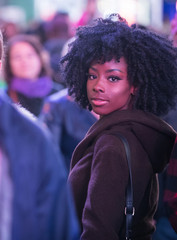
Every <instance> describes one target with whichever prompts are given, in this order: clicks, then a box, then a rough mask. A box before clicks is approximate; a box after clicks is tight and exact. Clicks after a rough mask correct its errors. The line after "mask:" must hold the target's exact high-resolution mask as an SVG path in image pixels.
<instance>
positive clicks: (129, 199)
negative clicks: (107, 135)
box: [114, 133, 135, 240]
mask: <svg viewBox="0 0 177 240" xmlns="http://www.w3.org/2000/svg"><path fill="white" fill-rule="evenodd" d="M114 135H115V136H117V137H118V138H120V139H121V141H122V143H123V145H124V148H125V153H126V158H127V162H128V168H129V180H128V186H127V192H126V206H125V215H126V235H125V237H126V240H131V236H132V221H133V216H134V214H135V208H134V207H133V183H132V171H131V154H130V147H129V143H128V141H127V139H126V138H125V137H124V136H123V135H122V134H120V133H115V134H114Z"/></svg>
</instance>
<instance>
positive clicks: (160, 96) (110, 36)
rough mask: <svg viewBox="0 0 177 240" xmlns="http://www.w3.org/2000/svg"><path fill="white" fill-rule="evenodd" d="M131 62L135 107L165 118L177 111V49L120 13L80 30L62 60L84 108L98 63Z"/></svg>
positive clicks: (73, 92) (71, 88) (71, 87)
mask: <svg viewBox="0 0 177 240" xmlns="http://www.w3.org/2000/svg"><path fill="white" fill-rule="evenodd" d="M121 57H124V58H125V60H126V62H127V65H128V67H127V73H128V81H129V83H130V85H131V86H132V85H133V86H134V87H136V88H137V92H136V96H135V98H134V104H133V108H135V109H141V110H144V111H148V112H151V113H153V114H155V115H158V116H160V115H164V114H166V113H167V112H168V111H169V110H170V109H171V108H174V106H175V101H176V95H177V48H174V47H173V45H172V42H171V41H170V40H168V38H167V37H165V36H162V35H159V34H157V33H155V32H152V31H150V30H148V29H142V28H139V27H137V26H136V25H132V26H128V24H127V22H126V20H125V19H123V18H121V17H120V15H118V14H112V15H110V16H109V17H108V18H106V19H103V18H99V19H96V20H95V21H94V22H93V23H92V24H91V25H87V26H84V27H79V28H78V29H77V32H76V38H75V40H74V41H73V42H72V43H71V44H70V48H69V51H68V53H67V54H66V55H65V56H64V57H63V58H62V59H61V61H60V64H61V65H62V67H63V74H64V79H65V81H66V84H67V86H68V90H69V94H70V95H74V97H75V100H76V101H77V102H78V103H79V104H80V105H81V106H82V107H84V108H89V109H90V104H89V101H88V98H87V90H86V83H87V72H88V69H89V67H90V65H91V63H93V62H94V61H101V62H103V63H104V62H105V61H110V60H111V59H113V58H114V59H116V60H117V61H119V59H120V58H121Z"/></svg>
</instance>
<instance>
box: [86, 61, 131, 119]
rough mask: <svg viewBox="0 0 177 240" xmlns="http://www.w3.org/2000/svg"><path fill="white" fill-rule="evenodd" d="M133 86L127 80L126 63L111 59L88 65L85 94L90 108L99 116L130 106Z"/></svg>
mask: <svg viewBox="0 0 177 240" xmlns="http://www.w3.org/2000/svg"><path fill="white" fill-rule="evenodd" d="M133 93H134V87H133V86H130V84H129V81H128V80H127V64H126V61H125V59H124V58H123V57H122V58H120V62H117V61H116V60H115V59H112V60H111V61H109V62H105V63H104V64H100V63H94V64H93V65H91V66H90V68H89V72H88V80H87V95H88V99H89V102H90V104H91V106H92V109H93V111H94V112H95V113H97V114H99V115H100V116H103V115H107V114H109V113H111V112H113V111H115V110H123V109H128V108H130V100H131V97H132V94H133Z"/></svg>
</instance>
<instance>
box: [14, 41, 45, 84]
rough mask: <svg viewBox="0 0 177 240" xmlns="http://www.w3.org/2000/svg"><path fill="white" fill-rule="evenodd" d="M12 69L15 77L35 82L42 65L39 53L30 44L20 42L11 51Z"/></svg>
mask: <svg viewBox="0 0 177 240" xmlns="http://www.w3.org/2000/svg"><path fill="white" fill-rule="evenodd" d="M10 67H11V71H12V74H13V75H14V76H15V77H18V78H28V79H31V80H35V79H36V78H37V77H38V76H39V74H40V71H41V67H42V65H41V60H40V58H39V56H38V54H37V52H36V51H35V49H34V48H33V47H32V46H31V45H30V44H29V43H27V42H18V43H15V44H14V45H13V46H12V47H11V50H10Z"/></svg>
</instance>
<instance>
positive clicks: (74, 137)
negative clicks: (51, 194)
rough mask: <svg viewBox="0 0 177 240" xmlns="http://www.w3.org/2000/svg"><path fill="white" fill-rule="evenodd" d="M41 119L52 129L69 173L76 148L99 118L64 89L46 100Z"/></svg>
mask: <svg viewBox="0 0 177 240" xmlns="http://www.w3.org/2000/svg"><path fill="white" fill-rule="evenodd" d="M40 119H41V120H42V121H43V122H45V123H46V124H47V126H48V128H49V129H50V131H51V133H52V136H53V138H54V141H55V142H56V144H57V145H58V150H59V151H60V153H61V154H62V155H63V159H64V161H65V163H66V167H67V170H68V172H69V168H70V161H71V157H72V153H73V151H74V149H75V147H76V146H77V144H78V143H79V142H80V141H81V140H82V139H83V138H84V137H85V134H86V133H87V131H88V130H89V128H90V127H91V126H92V125H93V124H94V123H95V122H96V121H97V118H96V117H95V116H94V115H93V114H92V113H91V112H90V111H88V110H86V109H83V108H81V107H80V106H79V105H78V104H77V103H76V102H75V101H74V100H73V99H72V97H70V96H68V91H67V89H63V90H61V91H59V92H58V93H54V94H53V95H50V96H49V97H48V98H47V99H46V100H45V104H44V108H43V111H42V114H41V116H40Z"/></svg>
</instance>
